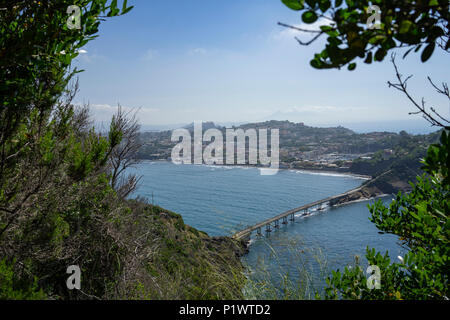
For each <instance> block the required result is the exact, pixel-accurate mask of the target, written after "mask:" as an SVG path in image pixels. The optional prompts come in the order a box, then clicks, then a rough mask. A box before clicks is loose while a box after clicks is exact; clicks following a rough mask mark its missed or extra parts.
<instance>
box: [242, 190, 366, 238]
mask: <svg viewBox="0 0 450 320" xmlns="http://www.w3.org/2000/svg"><path fill="white" fill-rule="evenodd" d="M359 190H361V187H358V188H356V189H352V190H349V191H347V192H345V193H341V194H338V195H335V196H332V197H328V198H325V199H322V200H318V201H315V202H312V203H308V204H305V205H303V206H301V207H298V208H294V209H291V210H288V211H286V212H283V213H281V214H279V215H277V216H275V217H273V218H270V219H267V220H264V221H262V222H260V223H257V224H255V225H253V226H251V227H248V228H246V229H244V230H241V231H239V232H237V233H235V234H234V235H233V238H234V239H242V238H244V237H246V236H248V235H250V234H251V233H252V232H253V231H255V230H258V229H259V228H262V227H264V226H266V225H268V224H271V223H273V222H275V221H277V220H280V219H282V218H284V217H288V216H290V215H292V214H295V213H297V212H300V211H302V210H306V209H309V208H311V207H315V206H318V205H320V204H323V203H325V202H329V201H332V200H334V199H337V198H340V197H343V196H346V195H348V194H350V193H352V192H356V191H359Z"/></svg>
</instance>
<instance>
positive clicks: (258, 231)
mask: <svg viewBox="0 0 450 320" xmlns="http://www.w3.org/2000/svg"><path fill="white" fill-rule="evenodd" d="M256 234H257V235H258V236H259V237H261V236H262V234H261V228H258V229H257V230H256Z"/></svg>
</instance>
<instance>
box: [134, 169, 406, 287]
mask: <svg viewBox="0 0 450 320" xmlns="http://www.w3.org/2000/svg"><path fill="white" fill-rule="evenodd" d="M136 171H137V172H138V174H140V175H142V180H141V184H140V188H139V189H138V191H137V192H136V194H137V195H140V196H144V197H147V198H148V199H149V200H150V201H152V198H153V201H154V203H155V204H157V205H160V206H162V207H164V208H166V209H168V210H172V211H174V212H177V213H179V214H181V215H182V216H183V219H184V221H185V222H186V223H187V224H189V225H191V226H193V227H195V228H197V229H200V230H202V231H205V232H207V233H208V234H209V235H211V236H218V235H230V234H231V233H232V232H234V231H236V230H239V229H241V228H243V227H245V226H247V225H252V224H255V223H257V222H260V221H262V220H264V219H267V218H269V217H273V216H274V215H277V214H279V213H281V212H283V211H286V210H289V209H292V208H295V207H298V206H301V205H303V204H307V203H310V202H313V201H316V200H320V199H323V198H326V197H329V196H332V195H335V194H338V193H342V192H345V191H347V190H350V189H352V188H355V187H357V186H359V185H360V184H361V183H362V182H363V180H362V179H359V178H355V177H351V176H343V175H326V174H317V173H305V172H301V171H295V170H280V171H279V173H278V174H276V175H273V176H261V175H260V174H259V173H260V172H259V170H258V169H256V168H242V167H234V168H230V167H213V166H195V165H179V166H177V165H174V164H172V163H167V162H144V163H141V164H140V165H139V166H138V167H137V168H136ZM390 199H391V198H390V197H387V198H383V201H385V202H386V203H388V202H389V201H390ZM371 202H373V201H364V202H357V203H353V204H348V205H345V206H341V207H336V208H327V209H326V210H324V211H321V212H315V213H313V214H312V215H311V216H309V217H306V218H297V219H296V221H295V223H290V224H289V225H285V226H284V225H282V227H281V228H280V229H279V230H277V231H275V232H272V233H271V234H270V235H269V236H268V237H263V238H261V239H258V238H257V237H254V238H255V239H253V240H252V244H251V246H250V252H249V254H248V255H246V256H245V257H244V258H243V261H244V262H245V263H247V264H248V265H249V266H250V267H256V266H257V265H259V264H261V261H264V262H265V263H266V264H267V265H268V270H269V272H270V273H272V274H276V273H279V269H280V267H281V268H283V271H287V272H289V273H290V274H291V275H292V276H293V277H294V278H295V277H296V276H298V272H299V269H300V267H301V266H302V263H306V264H307V265H308V266H309V268H311V270H312V272H313V273H314V277H315V278H316V280H317V281H316V282H319V285H323V281H322V280H321V279H323V277H321V276H320V274H319V273H320V272H319V269H320V266H322V267H324V266H325V267H326V268H327V269H329V270H331V269H337V268H343V267H344V266H346V265H348V264H350V263H352V262H353V260H354V256H355V255H359V256H362V257H363V256H364V253H365V249H366V247H367V246H371V247H374V248H376V249H377V250H380V251H382V252H384V251H386V250H389V252H390V255H391V257H394V258H396V257H397V256H398V255H400V254H403V253H404V250H403V249H402V248H400V246H399V245H398V243H397V242H398V241H397V237H396V236H393V235H388V234H383V235H382V234H379V233H378V230H377V229H376V227H375V226H374V224H373V223H371V222H370V221H369V215H370V213H369V210H368V209H367V204H369V203H371ZM299 253H300V254H299ZM300 260H302V261H300ZM317 260H319V261H321V262H320V263H317ZM362 261H363V262H364V258H363V260H362Z"/></svg>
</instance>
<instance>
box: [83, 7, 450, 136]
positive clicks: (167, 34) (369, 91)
mask: <svg viewBox="0 0 450 320" xmlns="http://www.w3.org/2000/svg"><path fill="white" fill-rule="evenodd" d="M129 4H130V5H134V6H135V8H134V9H133V10H132V11H131V12H130V13H128V14H127V15H125V16H123V17H118V18H113V19H110V20H108V21H106V22H104V23H103V24H102V27H101V30H100V36H99V38H97V39H96V40H94V41H93V42H91V43H89V44H88V45H87V46H86V48H85V50H86V53H84V54H80V56H79V57H78V58H77V61H76V65H77V67H79V68H82V69H85V72H83V73H81V74H80V76H79V78H80V92H79V94H78V95H77V97H76V102H77V103H87V102H89V103H90V105H91V107H92V110H93V113H94V116H95V118H96V119H97V120H98V121H107V119H109V117H110V116H111V114H112V113H113V112H114V110H115V107H116V106H117V104H118V103H120V104H121V105H122V106H124V107H125V108H127V109H128V108H140V111H139V113H138V118H139V121H140V122H141V123H142V124H143V125H167V124H181V123H190V122H192V121H198V120H202V121H215V122H218V123H225V122H254V121H264V120H269V119H277V120H291V121H295V122H305V124H309V125H340V124H342V125H346V124H355V123H358V124H359V125H360V126H361V124H362V123H368V122H371V123H375V122H377V123H379V122H385V121H387V120H395V121H396V123H406V121H407V120H408V121H411V120H412V119H414V118H413V117H412V116H409V115H408V112H409V111H413V110H414V109H413V108H412V106H411V105H410V103H409V102H408V101H407V100H406V98H405V97H404V96H403V95H402V94H401V93H400V92H397V91H395V90H393V89H389V88H388V86H387V84H386V82H387V81H388V80H394V71H393V68H392V65H391V64H390V63H389V61H388V60H386V61H385V62H383V63H376V64H372V65H365V64H363V63H362V61H361V62H360V63H358V68H357V69H356V71H353V72H350V71H347V70H344V69H343V70H341V71H338V70H315V69H313V68H312V67H310V65H309V61H310V60H311V58H312V57H313V54H314V53H315V52H319V51H320V48H321V45H323V42H322V43H321V42H318V43H316V44H314V45H312V46H310V47H300V46H299V45H298V44H297V42H296V41H295V39H294V36H295V35H296V34H294V33H293V32H292V31H291V30H288V29H285V28H283V27H280V26H278V25H277V22H278V21H280V22H285V23H289V24H293V25H300V24H301V21H300V17H299V16H298V14H297V13H296V12H294V11H291V10H289V9H288V8H286V7H285V6H284V5H283V4H282V3H281V1H280V0H227V1H218V0H184V1H182V0H173V1H167V0H135V1H129ZM398 59H399V61H398V63H399V66H400V68H401V70H402V71H403V73H405V74H410V73H413V74H414V75H415V76H414V78H413V79H412V80H411V83H410V88H411V91H412V92H414V93H415V95H416V97H417V98H418V99H420V98H421V97H422V96H424V97H425V98H426V101H427V102H428V103H429V105H430V106H431V105H432V106H435V107H437V108H438V109H440V110H441V111H442V113H443V114H444V115H447V116H448V112H449V104H448V101H445V99H442V98H440V97H439V95H437V94H436V93H435V92H434V90H433V89H432V88H431V87H430V86H429V85H428V83H427V80H426V76H427V75H430V76H432V78H433V79H434V80H435V81H436V82H437V83H440V82H442V81H446V80H447V76H448V71H449V68H448V54H446V53H443V52H438V51H436V53H435V54H434V55H433V57H432V58H431V59H430V60H429V61H428V62H427V63H425V64H422V63H421V62H420V57H419V55H413V54H410V55H409V56H408V58H407V59H406V60H401V55H400V54H399V58H398ZM439 106H440V107H439ZM415 119H417V116H416V118H415ZM402 121H403V122H402ZM412 121H413V120H412ZM413 122H414V121H413ZM411 123H412V122H411ZM414 123H418V125H419V126H423V127H428V125H427V123H426V122H425V121H424V120H423V121H421V120H419V121H415V122H414ZM399 129H401V128H399Z"/></svg>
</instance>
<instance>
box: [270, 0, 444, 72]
mask: <svg viewBox="0 0 450 320" xmlns="http://www.w3.org/2000/svg"><path fill="white" fill-rule="evenodd" d="M282 2H283V3H284V4H285V5H286V6H287V7H288V8H290V9H292V10H294V11H298V12H299V14H300V15H301V20H302V21H303V23H305V24H313V23H317V24H319V28H318V29H316V30H310V28H301V27H297V26H292V25H288V24H284V23H279V25H281V26H284V27H289V28H293V29H297V31H299V32H301V33H305V34H312V35H313V37H312V38H311V39H310V40H308V41H304V40H301V39H300V38H298V37H297V38H296V39H297V41H298V43H299V44H300V45H309V44H311V43H313V42H314V41H316V40H318V39H319V38H321V37H322V36H324V37H326V44H325V48H324V49H323V50H322V52H320V53H317V54H315V55H314V59H312V60H311V66H313V67H314V68H316V69H330V68H341V67H343V66H345V65H347V67H348V69H349V70H354V69H355V68H356V62H355V61H356V60H357V59H358V58H360V59H363V61H364V63H367V64H370V63H372V62H373V61H383V60H384V58H385V57H386V55H387V54H388V52H389V50H392V49H395V48H407V49H408V50H407V51H406V52H405V54H404V57H406V56H407V55H408V54H409V53H410V52H411V51H414V52H418V51H420V50H421V49H422V51H421V60H422V62H425V61H427V60H428V59H429V58H430V57H431V55H432V54H433V52H434V50H435V48H436V47H439V48H441V49H442V50H444V51H446V52H450V32H449V25H450V23H449V18H450V12H449V1H448V0H400V1H399V0H373V1H368V0H345V1H343V0H333V1H331V0H282ZM372 6H377V7H378V8H379V12H376V10H375V9H373V8H375V7H372ZM375 17H376V18H378V17H379V21H375ZM374 23H377V24H378V25H374Z"/></svg>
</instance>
